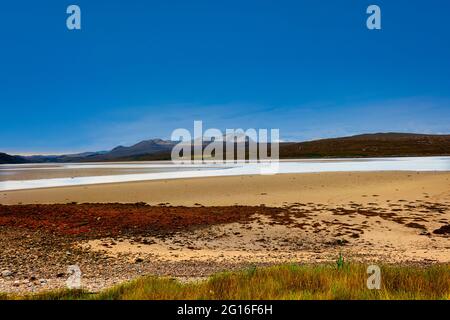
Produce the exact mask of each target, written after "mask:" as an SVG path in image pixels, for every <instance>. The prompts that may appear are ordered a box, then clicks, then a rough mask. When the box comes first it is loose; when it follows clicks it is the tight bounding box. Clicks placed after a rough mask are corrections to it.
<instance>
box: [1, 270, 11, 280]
mask: <svg viewBox="0 0 450 320" xmlns="http://www.w3.org/2000/svg"><path fill="white" fill-rule="evenodd" d="M12 275H13V273H12V271H9V270H3V271H2V277H3V278H6V277H11V276H12Z"/></svg>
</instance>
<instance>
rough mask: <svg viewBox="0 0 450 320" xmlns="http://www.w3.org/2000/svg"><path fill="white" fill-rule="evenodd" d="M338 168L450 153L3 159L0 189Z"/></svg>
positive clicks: (410, 162) (385, 167) (422, 167)
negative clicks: (254, 159)
mask: <svg viewBox="0 0 450 320" xmlns="http://www.w3.org/2000/svg"><path fill="white" fill-rule="evenodd" d="M339 171H349V172H351V171H450V157H403V158H369V159H320V160H315V159H314V160H283V161H280V162H276V163H226V164H213V163H205V164H185V165H180V164H173V163H171V162H163V161H159V162H128V163H70V164H64V163H63V164H61V163H59V164H22V165H0V191H9V190H22V189H36V188H48V187H62V186H76V185H89V184H101V183H117V182H130V181H145V180H160V179H179V178H196V177H216V176H234V175H249V174H274V173H308V172H339ZM30 177H31V178H30Z"/></svg>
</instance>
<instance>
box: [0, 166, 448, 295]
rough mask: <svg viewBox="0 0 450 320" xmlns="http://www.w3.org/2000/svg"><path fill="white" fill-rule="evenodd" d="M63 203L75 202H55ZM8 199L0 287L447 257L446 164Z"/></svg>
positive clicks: (0, 222)
mask: <svg viewBox="0 0 450 320" xmlns="http://www.w3.org/2000/svg"><path fill="white" fill-rule="evenodd" d="M66 203H73V204H70V205H62V206H58V207H54V206H51V205H50V204H66ZM75 203H78V204H80V203H103V205H101V204H99V205H78V204H75ZM112 203H124V204H125V203H128V204H134V203H138V204H136V205H131V207H128V206H130V205H120V204H116V205H113V204H112ZM0 204H2V205H3V206H0V230H1V237H2V239H1V241H0V243H2V245H1V248H0V249H1V252H2V259H1V265H0V269H2V270H3V271H5V270H6V271H9V272H10V273H8V272H3V274H4V275H6V276H3V277H0V291H3V292H16V291H30V290H32V291H39V290H46V289H49V288H54V287H62V286H64V283H65V278H66V276H65V272H66V269H67V266H68V265H70V264H78V265H79V266H80V268H81V269H82V271H83V274H84V285H85V286H86V288H88V289H90V290H94V291H95V290H99V289H101V288H105V287H107V286H110V285H112V284H114V283H117V282H118V281H123V280H128V279H132V278H135V277H137V276H139V275H142V274H148V273H151V274H159V275H166V276H171V277H177V278H180V279H186V280H192V279H198V278H203V277H205V276H207V275H209V274H211V273H214V272H217V271H221V270H230V269H239V268H242V267H245V266H249V265H254V264H257V265H267V264H275V263H283V262H299V263H317V262H326V261H334V260H335V259H336V257H337V256H338V255H339V253H342V254H344V256H345V257H346V259H349V260H357V261H367V262H374V261H378V262H383V263H414V264H433V263H450V237H449V234H450V230H449V229H450V228H449V226H450V173H449V172H439V173H438V172H427V173H425V172H376V173H375V172H373V173H371V172H364V173H363V172H341V173H307V174H280V175H274V176H237V177H215V178H195V179H177V180H163V181H148V182H132V183H120V184H105V185H91V186H77V187H61V188H50V189H36V190H22V191H11V192H2V193H1V194H0ZM18 204H19V206H17V207H9V205H18ZM25 204H33V206H26V205H25ZM35 204H41V205H39V206H37V205H35ZM44 204H48V205H44ZM5 205H7V206H5ZM238 205H240V206H238ZM121 206H124V207H121ZM241 206H243V207H241ZM11 208H12V209H11ZM192 215H193V216H192ZM152 217H153V218H152ZM195 217H197V218H195ZM152 219H153V220H152ZM11 243H13V244H14V245H13V246H10V244H11ZM31 247H32V248H33V249H30V248H31ZM11 248H14V250H11ZM44 256H45V257H47V258H45V259H44ZM48 257H52V261H54V263H52V264H51V265H49V264H48ZM30 279H34V280H30Z"/></svg>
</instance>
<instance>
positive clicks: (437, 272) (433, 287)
mask: <svg viewBox="0 0 450 320" xmlns="http://www.w3.org/2000/svg"><path fill="white" fill-rule="evenodd" d="M338 261H340V262H339V263H338V266H336V264H323V265H297V264H290V265H281V266H274V267H267V268H256V267H253V268H250V269H248V270H243V271H239V272H225V273H220V274H217V275H214V276H212V277H210V278H209V279H208V280H206V281H199V282H191V283H181V282H179V281H176V280H173V279H169V278H160V277H154V276H147V277H142V278H139V279H136V280H134V281H131V282H128V283H125V284H121V285H117V286H115V287H112V288H110V289H107V290H104V291H102V292H100V293H97V294H90V293H88V292H86V291H83V290H63V291H55V292H46V293H41V294H36V295H30V296H22V297H17V296H16V297H11V296H8V297H6V296H3V298H9V299H39V300H42V299H52V300H60V299H89V300H91V299H101V300H105V299H106V300H116V299H121V300H122V299H133V300H134V299H136V300H156V299H168V300H176V299H192V300H197V299H231V300H235V299H238V300H240V299H252V300H253V299H256V300H258V299H270V300H272V299H319V300H320V299H346V300H347V299H358V300H361V299H393V300H398V299H450V266H449V265H436V266H431V267H426V268H424V267H413V266H381V289H380V290H369V289H367V287H366V281H367V277H368V275H367V273H366V267H367V266H365V265H362V264H352V263H345V267H344V262H343V260H342V258H340V259H339V260H338ZM0 297H1V296H0Z"/></svg>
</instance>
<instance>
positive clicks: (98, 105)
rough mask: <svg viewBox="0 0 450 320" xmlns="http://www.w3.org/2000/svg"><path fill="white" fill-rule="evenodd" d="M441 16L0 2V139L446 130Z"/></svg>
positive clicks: (353, 6) (406, 10) (266, 4)
mask: <svg viewBox="0 0 450 320" xmlns="http://www.w3.org/2000/svg"><path fill="white" fill-rule="evenodd" d="M70 4H77V5H79V6H80V7H81V11H82V30H80V31H69V30H68V29H67V28H66V17H67V14H66V8H67V6H68V5H70ZM370 4H377V5H379V6H380V7H381V10H382V30H381V31H369V30H368V29H367V28H366V18H367V15H366V13H365V11H366V8H367V6H368V5H370ZM449 17H450V2H449V1H448V0H441V1H439V0H426V1H425V0H416V1H412V0H409V1H408V0H395V1H394V0H389V1H382V0H372V1H365V0H308V1H301V0H295V1H294V0H293V1H265V0H254V1H250V0H239V1H235V0H226V1H225V0H214V1H212V0H204V1H202V0H179V1H173V0H152V1H144V0H142V1H125V0H123V1H114V0H103V1H99V0H72V1H61V0H58V1H56V0H55V1H48V0H47V1H46V0H40V1H31V0H29V1H12V0H8V1H2V2H1V4H0V115H1V127H0V151H4V152H9V153H60V152H78V151H88V150H105V149H109V148H112V147H114V146H116V145H118V144H124V145H129V144H132V143H135V142H137V141H139V140H142V139H147V138H154V137H161V138H169V137H170V134H171V132H172V130H173V129H176V128H178V127H186V128H192V126H193V120H203V121H204V124H205V126H206V127H216V128H219V129H223V130H224V129H225V128H239V127H241V128H244V129H245V128H249V127H254V128H279V129H280V133H281V138H282V139H284V140H305V139H315V138H322V137H333V136H343V135H350V134H358V133H364V132H381V131H403V132H424V133H450V24H449V22H448V21H449Z"/></svg>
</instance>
